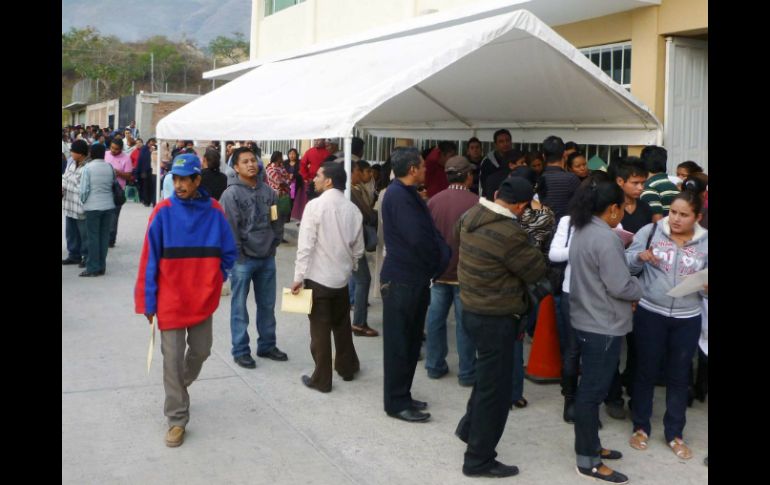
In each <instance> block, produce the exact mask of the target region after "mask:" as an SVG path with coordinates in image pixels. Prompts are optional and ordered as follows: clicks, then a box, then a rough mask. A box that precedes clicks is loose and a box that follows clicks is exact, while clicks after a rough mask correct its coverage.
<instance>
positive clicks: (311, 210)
mask: <svg viewBox="0 0 770 485" xmlns="http://www.w3.org/2000/svg"><path fill="white" fill-rule="evenodd" d="M363 254H364V233H363V217H362V216H361V211H360V210H358V207H356V206H355V204H353V203H352V202H350V201H349V200H347V199H346V198H345V194H343V193H342V192H341V191H340V190H337V189H328V190H325V191H324V192H323V193H322V194H321V195H320V197H317V198H315V199H313V200H311V201H310V202H308V203H307V205H306V206H305V212H304V213H303V214H302V223H301V224H300V226H299V240H298V241H297V259H296V261H295V262H294V281H303V280H305V279H310V280H313V281H315V282H316V283H320V284H322V285H324V286H326V287H329V288H335V289H337V288H343V287H345V286H347V284H348V280H349V279H350V276H351V274H352V273H353V270H355V269H356V268H357V266H358V260H359V259H360V258H361V256H362V255H363Z"/></svg>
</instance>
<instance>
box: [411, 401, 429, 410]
mask: <svg viewBox="0 0 770 485" xmlns="http://www.w3.org/2000/svg"><path fill="white" fill-rule="evenodd" d="M412 409H416V410H417V411H423V410H425V409H428V403H426V402H425V401H418V400H417V399H412Z"/></svg>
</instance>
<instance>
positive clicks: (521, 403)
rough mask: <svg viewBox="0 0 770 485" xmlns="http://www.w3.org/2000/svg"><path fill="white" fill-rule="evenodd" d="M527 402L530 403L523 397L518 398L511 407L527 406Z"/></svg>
mask: <svg viewBox="0 0 770 485" xmlns="http://www.w3.org/2000/svg"><path fill="white" fill-rule="evenodd" d="M527 404H529V402H528V401H527V400H526V399H524V398H523V397H522V398H521V399H517V400H515V401H513V404H511V409H513V408H525V407H527Z"/></svg>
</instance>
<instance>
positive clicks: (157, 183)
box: [155, 138, 163, 204]
mask: <svg viewBox="0 0 770 485" xmlns="http://www.w3.org/2000/svg"><path fill="white" fill-rule="evenodd" d="M157 143H158V149H157V150H156V151H155V153H157V154H158V164H157V167H158V169H157V172H158V173H157V175H156V176H155V201H156V202H155V203H156V204H158V203H160V194H161V191H160V167H161V163H160V162H161V156H160V154H161V149H162V147H163V140H161V139H160V138H158V140H157Z"/></svg>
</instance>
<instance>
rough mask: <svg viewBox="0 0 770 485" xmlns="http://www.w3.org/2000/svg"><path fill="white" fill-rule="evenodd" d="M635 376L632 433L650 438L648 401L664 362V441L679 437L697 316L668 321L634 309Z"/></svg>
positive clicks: (695, 344) (697, 330) (697, 329)
mask: <svg viewBox="0 0 770 485" xmlns="http://www.w3.org/2000/svg"><path fill="white" fill-rule="evenodd" d="M636 313H637V319H636V322H635V323H636V326H635V327H634V339H635V340H636V357H637V360H636V373H635V375H634V387H633V396H632V399H633V403H634V406H633V408H632V413H631V414H632V420H633V422H634V430H637V429H642V430H643V431H644V432H645V433H647V435H650V416H652V398H653V395H654V394H655V381H656V380H657V378H658V375H659V371H660V368H661V366H662V365H663V362H664V359H665V365H666V414H665V415H664V416H663V427H664V430H665V435H666V441H667V442H668V441H671V440H673V439H674V438H682V437H683V436H682V433H683V431H684V425H685V423H686V421H687V420H686V418H685V413H686V411H687V386H688V384H689V382H690V373H691V372H692V359H693V357H694V356H695V350H696V349H697V348H698V339H699V338H700V331H701V317H700V315H698V316H697V317H692V318H671V317H665V316H663V315H659V314H657V313H653V312H651V311H648V310H645V309H644V308H642V307H638V308H637V309H636Z"/></svg>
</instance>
